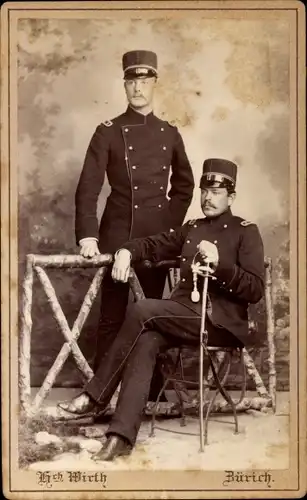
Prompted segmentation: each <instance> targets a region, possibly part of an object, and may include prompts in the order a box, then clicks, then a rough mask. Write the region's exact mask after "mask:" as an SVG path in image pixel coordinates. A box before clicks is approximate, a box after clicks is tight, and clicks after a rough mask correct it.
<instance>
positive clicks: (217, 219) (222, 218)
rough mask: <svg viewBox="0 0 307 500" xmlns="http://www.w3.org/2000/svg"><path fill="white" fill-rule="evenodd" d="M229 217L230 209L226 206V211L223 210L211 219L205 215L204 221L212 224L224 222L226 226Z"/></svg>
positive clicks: (230, 215)
mask: <svg viewBox="0 0 307 500" xmlns="http://www.w3.org/2000/svg"><path fill="white" fill-rule="evenodd" d="M231 217H232V211H231V209H230V208H228V210H226V212H223V213H222V214H221V215H219V216H218V217H212V219H207V218H206V217H205V218H204V222H205V224H210V225H212V226H213V225H214V226H220V225H224V224H226V227H227V223H228V221H229V219H230V218H231Z"/></svg>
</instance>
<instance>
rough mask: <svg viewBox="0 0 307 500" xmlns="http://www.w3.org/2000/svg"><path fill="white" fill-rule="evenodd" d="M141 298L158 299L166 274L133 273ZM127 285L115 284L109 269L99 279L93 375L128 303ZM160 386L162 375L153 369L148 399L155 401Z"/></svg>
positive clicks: (149, 271) (139, 270) (154, 270)
mask: <svg viewBox="0 0 307 500" xmlns="http://www.w3.org/2000/svg"><path fill="white" fill-rule="evenodd" d="M135 271H136V274H137V277H138V279H139V281H140V284H141V287H142V289H143V292H144V295H145V297H148V298H152V299H161V298H162V295H163V291H164V286H165V280H166V276H167V270H165V269H138V268H136V269H135ZM129 289H130V288H129V284H128V283H118V282H117V283H116V282H114V280H113V279H112V276H111V268H110V269H109V270H108V273H107V274H106V276H105V277H104V279H103V282H102V289H101V312H100V319H99V328H98V335H97V346H96V355H95V360H94V373H96V371H97V369H98V367H99V365H100V362H101V359H102V358H103V356H104V355H105V353H106V352H107V351H108V350H109V348H110V346H111V344H112V343H113V341H114V339H115V338H116V336H117V334H118V331H119V329H120V327H121V326H122V323H123V321H124V319H125V314H126V309H127V305H128V299H129ZM162 384H163V379H162V374H161V373H160V371H159V369H158V367H156V368H155V371H154V376H153V379H152V385H151V390H150V399H151V400H155V399H156V397H157V395H158V393H159V391H160V389H161V387H162Z"/></svg>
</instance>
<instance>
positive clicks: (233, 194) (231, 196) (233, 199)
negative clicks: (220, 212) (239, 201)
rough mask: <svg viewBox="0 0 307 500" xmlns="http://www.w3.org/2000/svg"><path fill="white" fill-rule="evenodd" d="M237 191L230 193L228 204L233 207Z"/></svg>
mask: <svg viewBox="0 0 307 500" xmlns="http://www.w3.org/2000/svg"><path fill="white" fill-rule="evenodd" d="M236 194H237V193H236V192H233V193H230V194H229V195H228V206H229V207H231V205H232V204H233V202H234V201H235V199H236Z"/></svg>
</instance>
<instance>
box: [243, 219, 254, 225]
mask: <svg viewBox="0 0 307 500" xmlns="http://www.w3.org/2000/svg"><path fill="white" fill-rule="evenodd" d="M251 224H255V223H254V222H251V221H250V220H242V222H241V226H250V225H251Z"/></svg>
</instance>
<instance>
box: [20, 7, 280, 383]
mask: <svg viewBox="0 0 307 500" xmlns="http://www.w3.org/2000/svg"><path fill="white" fill-rule="evenodd" d="M18 44H19V47H18V50H19V60H18V141H19V142H18V174H19V257H20V280H21V279H22V276H23V272H24V261H25V255H26V254H27V253H29V252H31V253H44V254H49V253H50V254H52V253H63V252H64V253H73V252H77V248H76V246H75V239H74V193H75V188H76V185H77V182H78V178H79V174H80V172H81V168H82V162H83V159H84V155H85V151H86V148H87V146H88V143H89V140H90V138H91V135H92V134H93V132H94V129H95V127H96V126H97V125H98V124H99V123H100V122H101V121H104V120H107V119H112V118H113V117H114V116H116V115H117V114H120V113H121V112H123V110H124V109H125V107H126V100H125V94H124V90H123V80H122V70H121V56H122V54H123V52H125V51H126V50H132V49H136V48H142V49H149V50H154V51H156V52H157V54H158V60H159V77H160V78H159V84H158V89H157V92H156V98H155V112H156V113H157V114H158V115H159V116H160V117H162V118H165V119H167V120H170V121H171V122H172V123H174V124H175V125H177V126H178V127H179V129H180V132H181V133H182V136H183V138H184V141H185V144H186V149H187V153H188V156H189V158H190V160H191V163H192V166H193V170H194V174H195V179H196V183H198V180H199V177H200V174H201V165H202V161H203V159H204V158H205V157H210V156H220V157H225V158H228V159H230V160H234V161H236V162H237V163H238V165H239V181H238V195H237V201H236V203H235V206H234V212H235V213H237V214H239V215H240V216H243V217H245V218H247V219H250V220H253V221H255V222H257V223H258V224H259V227H260V229H261V232H262V235H263V238H264V242H265V248H266V253H267V254H268V255H271V256H272V257H273V259H274V264H275V275H274V276H275V293H276V302H277V304H276V317H277V347H278V349H277V351H278V352H277V358H278V375H279V388H287V387H288V333H289V311H288V302H289V301H288V240H289V233H288V219H289V214H288V208H289V196H288V194H289V193H288V184H289V130H288V126H289V25H288V23H287V22H286V21H283V20H258V21H257V20H240V21H239V20H231V19H229V20H225V19H216V20H213V19H204V18H201V17H198V18H195V17H194V18H193V19H189V17H188V15H187V16H186V17H185V18H182V19H173V20H172V19H158V18H157V19H147V20H146V19H117V20H116V19H102V20H88V19H84V20H73V19H72V20H64V19H50V20H46V19H42V20H36V19H24V20H21V21H19V24H18ZM108 192H109V188H108V186H107V185H105V187H104V188H103V190H102V193H101V197H100V203H99V211H98V212H99V214H100V213H101V210H102V209H103V206H104V202H105V199H106V196H107V194H108ZM198 197H199V192H198V189H195V193H194V199H193V202H192V204H191V207H190V209H189V212H188V217H192V218H194V217H197V216H199V215H200V211H199V199H198ZM50 275H51V277H52V280H53V283H54V285H55V288H56V290H57V292H58V296H59V299H60V302H61V305H62V306H63V308H64V310H65V313H66V314H67V317H68V319H69V322H70V324H72V322H73V320H74V318H75V316H76V314H77V311H78V308H79V307H80V303H81V300H82V297H83V295H84V293H85V290H86V287H87V286H88V284H89V279H90V276H91V275H92V273H91V272H90V271H86V272H85V271H83V272H81V273H76V272H73V271H69V272H66V273H65V272H64V271H61V272H60V271H54V272H51V273H50ZM34 298H35V300H34V308H33V340H32V353H33V354H32V374H31V375H32V377H33V378H32V380H33V385H38V384H40V383H41V382H42V380H43V377H44V375H45V374H46V370H47V368H49V367H50V366H51V364H52V362H53V360H54V359H55V356H56V354H57V352H58V350H59V348H60V345H61V343H62V337H61V334H60V332H58V331H57V327H56V324H55V321H54V320H53V319H52V316H51V314H50V311H49V306H48V304H47V302H46V298H45V296H44V293H43V292H42V291H41V289H40V285H39V284H38V283H37V282H36V283H35V295H34ZM97 313H98V303H97V304H96V305H95V308H94V309H93V313H92V315H91V317H90V318H89V320H88V322H87V324H86V325H85V329H84V333H83V334H82V337H81V340H80V346H81V348H82V350H83V351H84V352H85V353H86V355H87V356H88V357H89V358H91V356H92V354H93V350H94V348H95V346H94V333H95V325H96V322H97ZM80 382H81V378H80V376H79V374H78V373H77V372H76V370H75V369H74V365H73V363H72V362H71V360H70V361H69V362H68V363H67V364H66V368H65V370H64V371H63V372H62V374H61V375H60V376H59V377H58V380H57V383H58V384H60V385H62V384H64V385H74V384H75V385H78V384H80Z"/></svg>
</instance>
